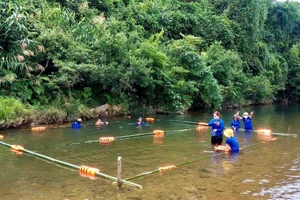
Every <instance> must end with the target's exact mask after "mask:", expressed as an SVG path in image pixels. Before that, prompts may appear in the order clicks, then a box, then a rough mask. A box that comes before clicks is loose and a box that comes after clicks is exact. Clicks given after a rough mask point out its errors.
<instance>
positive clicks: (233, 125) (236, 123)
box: [230, 114, 241, 131]
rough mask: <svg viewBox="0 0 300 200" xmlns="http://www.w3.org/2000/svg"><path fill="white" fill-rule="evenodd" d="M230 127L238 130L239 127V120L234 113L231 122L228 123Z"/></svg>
mask: <svg viewBox="0 0 300 200" xmlns="http://www.w3.org/2000/svg"><path fill="white" fill-rule="evenodd" d="M230 127H231V128H232V129H233V130H235V131H238V130H239V128H240V127H241V122H240V119H239V116H238V115H237V114H235V115H234V116H233V118H232V120H231V123H230Z"/></svg>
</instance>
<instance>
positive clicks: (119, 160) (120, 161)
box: [117, 156, 122, 187]
mask: <svg viewBox="0 0 300 200" xmlns="http://www.w3.org/2000/svg"><path fill="white" fill-rule="evenodd" d="M117 178H118V186H119V187H121V186H122V157H121V156H119V157H118V176H117Z"/></svg>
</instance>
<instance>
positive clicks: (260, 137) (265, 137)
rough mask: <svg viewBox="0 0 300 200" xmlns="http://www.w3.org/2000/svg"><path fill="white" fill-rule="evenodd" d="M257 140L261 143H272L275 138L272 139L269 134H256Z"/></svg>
mask: <svg viewBox="0 0 300 200" xmlns="http://www.w3.org/2000/svg"><path fill="white" fill-rule="evenodd" d="M257 139H258V140H263V141H273V140H276V139H277V138H275V137H273V136H272V135H271V134H264V133H257Z"/></svg>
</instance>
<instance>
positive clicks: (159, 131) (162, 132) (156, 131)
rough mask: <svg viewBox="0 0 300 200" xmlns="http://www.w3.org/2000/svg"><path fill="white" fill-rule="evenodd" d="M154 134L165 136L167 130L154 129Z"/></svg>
mask: <svg viewBox="0 0 300 200" xmlns="http://www.w3.org/2000/svg"><path fill="white" fill-rule="evenodd" d="M153 134H154V137H164V135H165V132H164V131H163V130H154V131H153Z"/></svg>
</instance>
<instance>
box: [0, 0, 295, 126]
mask: <svg viewBox="0 0 300 200" xmlns="http://www.w3.org/2000/svg"><path fill="white" fill-rule="evenodd" d="M0 6H1V9H0V86H1V87H0V120H1V122H3V121H4V122H5V123H8V124H9V123H10V121H9V120H15V121H14V123H16V124H17V122H18V121H22V120H23V122H22V123H24V122H27V121H26V120H28V116H31V117H29V118H30V119H32V116H39V117H40V118H42V117H45V119H47V120H48V119H51V120H49V122H52V121H56V120H57V121H60V120H63V121H64V120H68V119H72V118H74V117H75V116H78V115H79V113H80V112H83V113H85V114H84V115H89V114H88V113H89V112H90V109H89V108H90V107H97V106H99V105H103V104H105V103H108V104H111V105H118V104H122V105H123V111H124V113H126V112H130V113H139V114H140V113H146V112H148V111H149V110H151V111H164V112H180V111H181V112H182V111H185V110H188V109H192V108H199V107H200V108H201V107H202V108H203V107H214V108H220V107H227V106H231V105H237V106H243V105H249V104H264V103H270V102H274V101H277V102H282V101H284V102H288V101H290V100H293V101H297V100H298V99H299V97H300V88H299V85H300V84H299V81H300V40H299V39H300V11H299V8H300V7H299V4H298V3H296V2H285V3H278V2H276V1H273V0H201V1H200V0H199V1H183V0H164V1H162V0H107V1H99V0H7V1H2V2H0ZM10 102H11V103H12V104H11V105H9V103H10ZM12 105H13V106H12ZM33 113H35V114H33ZM37 113H40V114H37ZM46 116H48V117H46ZM49 116H55V117H54V118H52V117H49ZM18 118H20V119H18ZM21 118H22V120H21Z"/></svg>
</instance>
